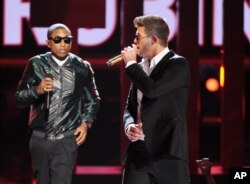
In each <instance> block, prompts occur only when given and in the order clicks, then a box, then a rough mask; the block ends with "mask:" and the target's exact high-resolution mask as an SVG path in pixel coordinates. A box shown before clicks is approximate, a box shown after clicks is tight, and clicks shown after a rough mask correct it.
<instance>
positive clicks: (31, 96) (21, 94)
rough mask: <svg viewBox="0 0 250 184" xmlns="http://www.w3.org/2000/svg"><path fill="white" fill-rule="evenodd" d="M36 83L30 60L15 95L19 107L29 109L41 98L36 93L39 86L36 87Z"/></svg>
mask: <svg viewBox="0 0 250 184" xmlns="http://www.w3.org/2000/svg"><path fill="white" fill-rule="evenodd" d="M35 83H36V81H35V78H34V68H33V65H32V62H31V60H29V62H28V64H27V65H26V67H25V70H24V72H23V74H22V77H21V80H20V81H19V83H18V85H17V91H16V93H15V100H16V104H17V106H18V107H27V106H29V105H31V104H32V103H34V102H35V101H36V100H37V99H38V97H39V96H38V94H37V91H36V88H37V86H35Z"/></svg>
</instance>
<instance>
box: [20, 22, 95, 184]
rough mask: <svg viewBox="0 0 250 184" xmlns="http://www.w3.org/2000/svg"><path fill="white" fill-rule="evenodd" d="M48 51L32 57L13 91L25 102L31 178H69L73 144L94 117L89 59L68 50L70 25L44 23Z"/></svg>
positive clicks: (44, 181) (42, 183)
mask: <svg viewBox="0 0 250 184" xmlns="http://www.w3.org/2000/svg"><path fill="white" fill-rule="evenodd" d="M47 38H48V39H47V46H48V48H50V50H51V52H47V53H45V54H40V55H37V56H34V57H32V58H31V59H30V60H29V62H28V64H27V66H26V68H25V70H24V72H23V75H22V78H21V80H20V82H19V84H18V87H17V92H16V95H15V98H16V103H17V105H18V106H19V107H27V106H30V116H29V125H30V127H31V128H32V130H33V133H32V136H31V139H30V151H31V157H32V167H33V171H34V174H35V179H36V182H37V184H49V183H50V184H70V183H71V178H72V171H73V168H74V164H75V160H76V157H77V149H78V146H79V145H81V144H82V143H83V142H84V141H85V139H86V136H87V131H88V128H90V127H91V124H92V122H93V121H94V119H95V118H96V114H97V111H98V108H99V101H100V97H99V93H98V91H97V88H96V84H95V80H94V72H93V70H92V68H91V66H90V63H89V62H87V61H85V60H82V59H81V58H80V57H78V56H76V55H74V54H72V53H70V50H71V45H72V36H71V31H70V29H69V28H68V27H67V26H66V25H64V24H60V23H56V24H53V25H51V26H50V27H49V29H48V33H47Z"/></svg>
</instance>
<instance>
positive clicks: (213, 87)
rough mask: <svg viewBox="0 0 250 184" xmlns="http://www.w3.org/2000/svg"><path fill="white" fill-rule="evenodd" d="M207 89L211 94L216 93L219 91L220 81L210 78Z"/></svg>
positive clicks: (206, 84) (207, 81)
mask: <svg viewBox="0 0 250 184" xmlns="http://www.w3.org/2000/svg"><path fill="white" fill-rule="evenodd" d="M205 86H206V89H207V90H208V91H210V92H216V91H218V90H219V87H220V85H219V81H218V80H217V79H215V78H212V77H211V78H208V79H207V80H206V83H205Z"/></svg>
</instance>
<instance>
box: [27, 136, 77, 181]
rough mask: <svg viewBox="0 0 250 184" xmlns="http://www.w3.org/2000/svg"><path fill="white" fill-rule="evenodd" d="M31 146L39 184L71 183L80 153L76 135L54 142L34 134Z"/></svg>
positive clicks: (35, 173) (34, 168)
mask: <svg viewBox="0 0 250 184" xmlns="http://www.w3.org/2000/svg"><path fill="white" fill-rule="evenodd" d="M29 146H30V152H31V160H32V169H33V172H34V177H35V179H36V183H37V184H59V183H60V184H70V183H71V180H72V172H73V169H74V166H75V161H76V157H77V151H78V145H77V144H76V137H75V135H73V134H72V135H69V136H65V137H63V138H62V139H58V140H54V141H52V140H49V139H44V138H42V137H41V136H39V135H36V134H32V136H31V138H30V142H29Z"/></svg>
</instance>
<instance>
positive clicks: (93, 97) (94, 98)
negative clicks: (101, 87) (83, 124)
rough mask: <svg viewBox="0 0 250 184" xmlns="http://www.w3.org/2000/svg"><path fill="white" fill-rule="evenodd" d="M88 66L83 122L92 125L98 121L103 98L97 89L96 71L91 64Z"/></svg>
mask: <svg viewBox="0 0 250 184" xmlns="http://www.w3.org/2000/svg"><path fill="white" fill-rule="evenodd" d="M87 66H88V75H87V76H86V80H85V81H86V82H85V85H84V90H83V97H82V99H83V100H82V103H81V105H82V114H81V120H82V121H87V122H88V123H92V122H93V121H94V120H95V119H96V115H97V112H98V110H99V104H100V100H101V98H100V96H99V92H98V90H97V87H96V83H95V78H94V71H93V69H92V68H91V66H90V64H88V65H87Z"/></svg>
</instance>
